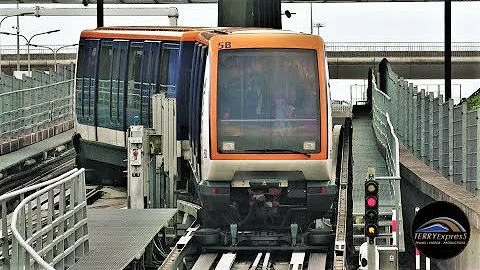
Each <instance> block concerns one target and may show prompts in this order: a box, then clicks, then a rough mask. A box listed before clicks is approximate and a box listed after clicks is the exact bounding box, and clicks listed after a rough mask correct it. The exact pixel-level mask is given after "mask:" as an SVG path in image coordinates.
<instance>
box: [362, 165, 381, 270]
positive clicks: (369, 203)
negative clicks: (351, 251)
mask: <svg viewBox="0 0 480 270" xmlns="http://www.w3.org/2000/svg"><path fill="white" fill-rule="evenodd" d="M364 220H365V236H366V237H368V242H367V243H368V244H367V262H368V264H367V265H368V269H371V270H376V269H378V265H377V247H376V243H375V237H377V236H378V181H377V180H375V168H373V167H368V172H367V180H366V181H365V215H364Z"/></svg>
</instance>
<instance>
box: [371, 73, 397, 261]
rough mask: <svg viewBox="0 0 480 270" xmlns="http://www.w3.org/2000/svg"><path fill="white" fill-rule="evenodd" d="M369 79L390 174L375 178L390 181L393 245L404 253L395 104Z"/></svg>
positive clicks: (375, 124)
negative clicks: (394, 122)
mask: <svg viewBox="0 0 480 270" xmlns="http://www.w3.org/2000/svg"><path fill="white" fill-rule="evenodd" d="M369 72H370V73H372V72H373V71H372V70H370V71H369ZM369 77H370V78H371V81H370V83H369V85H371V87H372V111H373V120H372V125H373V130H374V132H375V137H376V138H377V140H378V142H379V143H380V145H381V146H382V147H381V148H382V149H383V151H384V156H385V162H386V165H387V170H388V173H389V175H388V176H376V177H375V178H376V179H377V180H379V181H388V183H389V185H388V186H389V188H390V194H391V195H392V197H393V199H394V200H393V205H392V208H393V209H394V210H395V211H392V220H396V221H398V222H393V221H392V226H397V227H396V228H392V232H393V234H394V236H393V237H392V238H393V243H392V245H393V246H398V250H399V251H400V252H404V251H405V240H404V235H403V229H402V228H399V226H403V213H402V200H401V189H400V150H399V142H398V138H397V135H396V133H395V130H394V128H393V125H392V121H391V118H390V110H391V107H392V106H394V104H392V98H390V97H389V96H388V95H386V94H385V93H383V92H382V91H380V90H379V89H378V88H377V84H376V81H375V76H374V75H373V74H371V76H369Z"/></svg>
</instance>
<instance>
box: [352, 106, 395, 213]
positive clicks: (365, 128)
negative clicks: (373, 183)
mask: <svg viewBox="0 0 480 270" xmlns="http://www.w3.org/2000/svg"><path fill="white" fill-rule="evenodd" d="M352 151H353V215H363V213H364V207H365V204H364V203H365V201H364V195H365V187H364V184H365V178H366V177H367V168H368V167H369V166H373V167H375V176H387V175H388V171H387V164H386V163H385V159H384V158H383V156H382V154H381V153H380V152H379V151H378V149H377V145H376V143H375V134H374V133H373V127H372V119H371V118H370V117H369V116H368V114H358V115H355V116H354V118H353V150H352ZM379 185H380V186H379V198H380V204H379V205H380V206H382V204H385V203H384V201H385V198H387V203H390V201H391V198H390V197H391V195H390V192H388V191H389V190H390V188H389V187H388V186H387V183H385V182H380V183H379ZM379 210H380V212H384V211H385V212H391V207H388V208H386V209H383V208H382V207H380V209H379Z"/></svg>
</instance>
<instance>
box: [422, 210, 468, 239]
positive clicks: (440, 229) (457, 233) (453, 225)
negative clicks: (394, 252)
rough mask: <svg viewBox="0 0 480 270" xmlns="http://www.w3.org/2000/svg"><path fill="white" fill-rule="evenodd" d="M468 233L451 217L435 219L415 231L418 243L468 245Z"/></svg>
mask: <svg viewBox="0 0 480 270" xmlns="http://www.w3.org/2000/svg"><path fill="white" fill-rule="evenodd" d="M467 239H468V233H467V231H466V230H465V228H464V227H463V226H462V225H461V224H460V223H458V222H457V221H456V220H454V219H452V218H449V217H439V218H434V219H432V220H430V221H428V222H426V223H424V224H423V225H422V226H420V228H418V229H417V230H416V231H415V237H414V240H415V241H416V243H417V244H418V243H421V242H422V241H424V243H426V242H428V243H429V244H466V243H465V240H467Z"/></svg>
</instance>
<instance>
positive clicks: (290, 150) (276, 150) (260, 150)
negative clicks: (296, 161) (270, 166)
mask: <svg viewBox="0 0 480 270" xmlns="http://www.w3.org/2000/svg"><path fill="white" fill-rule="evenodd" d="M244 151H246V152H264V153H268V152H272V153H278V152H287V153H293V154H302V155H305V156H307V157H310V156H311V155H310V154H309V153H306V152H302V151H297V150H292V149H277V148H275V149H269V148H266V149H246V150H244Z"/></svg>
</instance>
